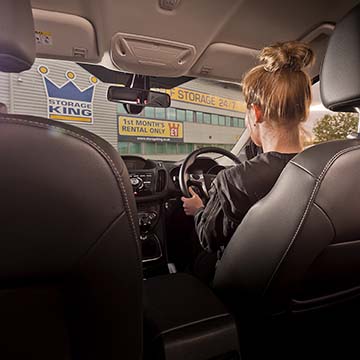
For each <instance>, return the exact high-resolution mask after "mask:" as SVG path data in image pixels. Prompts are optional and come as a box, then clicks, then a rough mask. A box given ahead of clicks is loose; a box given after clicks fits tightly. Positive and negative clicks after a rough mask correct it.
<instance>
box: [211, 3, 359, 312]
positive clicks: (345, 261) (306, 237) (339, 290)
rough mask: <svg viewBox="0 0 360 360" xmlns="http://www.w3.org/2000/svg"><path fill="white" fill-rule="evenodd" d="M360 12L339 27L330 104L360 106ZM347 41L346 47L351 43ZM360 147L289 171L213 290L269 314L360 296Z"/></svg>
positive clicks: (250, 221) (341, 145)
mask: <svg viewBox="0 0 360 360" xmlns="http://www.w3.org/2000/svg"><path fill="white" fill-rule="evenodd" d="M359 24H360V6H358V7H357V8H355V9H354V10H353V11H352V12H351V13H350V14H348V15H347V16H346V17H345V18H344V19H343V20H342V21H341V22H340V23H339V24H338V25H337V26H336V29H335V32H334V34H333V36H332V37H331V39H330V42H329V47H328V50H327V53H326V57H325V60H324V63H323V67H322V73H321V91H322V98H323V102H324V104H325V105H326V106H327V107H329V108H331V109H332V110H334V111H340V110H341V111H353V112H354V111H355V108H356V107H358V106H359V105H360V80H359V77H358V76H356V74H358V72H359V68H360V56H359V54H360V51H359V50H360V27H359ZM345 39H346V41H345ZM359 184H360V140H357V139H355V140H343V141H333V142H328V143H324V144H320V145H317V146H313V147H311V148H309V149H307V150H305V151H304V152H302V153H301V154H299V155H298V156H296V157H295V158H294V159H293V160H292V161H290V163H289V164H288V165H287V166H286V168H285V169H284V171H283V173H282V174H281V176H280V178H279V179H278V181H277V183H276V184H275V186H274V188H273V189H272V191H271V192H270V193H269V195H268V196H267V197H265V198H264V199H263V200H261V201H259V202H258V203H257V204H256V205H255V206H254V207H253V208H252V209H250V211H249V212H248V214H247V216H246V217H245V218H244V220H243V222H242V223H241V224H240V226H239V228H238V229H237V231H236V233H235V234H234V236H233V238H232V239H231V242H230V243H229V245H228V247H227V248H226V251H225V253H224V256H223V258H222V261H221V263H220V266H219V267H218V268H217V271H216V275H215V287H216V288H217V289H221V290H223V291H225V292H226V291H231V293H232V295H231V296H232V297H233V294H234V292H235V293H236V294H238V296H239V297H245V298H246V297H248V298H250V299H252V301H253V300H258V304H259V303H261V304H263V305H264V306H265V307H266V310H267V311H269V312H271V313H278V312H282V311H288V310H291V311H305V310H307V309H312V308H314V307H316V308H318V307H321V306H327V305H329V304H334V303H336V302H338V301H339V302H341V303H342V302H344V301H345V300H346V299H347V298H351V299H353V297H354V296H359V295H360V221H359V214H360V201H359V199H360V186H359Z"/></svg>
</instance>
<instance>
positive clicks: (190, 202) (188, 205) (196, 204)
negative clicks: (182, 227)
mask: <svg viewBox="0 0 360 360" xmlns="http://www.w3.org/2000/svg"><path fill="white" fill-rule="evenodd" d="M189 192H190V194H191V195H192V197H191V198H186V197H184V196H183V197H182V198H181V200H182V202H183V203H184V204H183V208H184V211H185V214H186V215H188V216H194V215H195V213H196V212H197V211H198V210H199V209H200V208H202V207H204V203H203V202H202V200H201V199H200V197H199V195H198V194H196V192H195V191H194V190H193V189H192V188H191V187H189Z"/></svg>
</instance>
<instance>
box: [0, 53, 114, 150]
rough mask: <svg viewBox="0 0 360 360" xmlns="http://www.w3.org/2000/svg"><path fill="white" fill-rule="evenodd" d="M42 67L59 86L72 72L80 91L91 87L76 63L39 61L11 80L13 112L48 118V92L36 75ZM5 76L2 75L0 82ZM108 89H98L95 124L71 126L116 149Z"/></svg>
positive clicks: (101, 87) (103, 87)
mask: <svg viewBox="0 0 360 360" xmlns="http://www.w3.org/2000/svg"><path fill="white" fill-rule="evenodd" d="M39 65H46V66H47V67H48V68H49V78H50V79H51V80H52V81H53V82H55V83H56V84H57V85H58V86H61V85H63V84H64V83H65V82H66V81H67V79H66V77H65V74H66V72H67V71H69V70H70V71H73V72H74V73H75V74H76V80H75V83H76V84H77V85H78V86H79V87H80V89H85V88H87V87H88V86H89V85H90V84H91V83H90V82H89V77H90V74H89V73H88V72H87V71H85V70H84V69H82V68H81V67H80V66H79V65H77V64H75V63H72V62H68V61H54V60H45V59H38V60H36V62H35V64H34V66H33V67H32V68H31V69H30V70H29V71H26V72H23V73H21V74H14V75H12V76H11V84H12V91H13V97H14V99H13V100H14V101H13V104H14V107H13V112H14V113H16V114H28V115H35V116H43V117H47V116H48V114H47V101H46V91H45V88H44V83H43V79H42V76H41V75H40V74H39V73H38V71H37V69H38V67H39ZM2 75H3V74H1V73H0V81H1V79H2V77H1V76H2ZM108 86H109V85H107V84H103V83H101V82H98V83H97V85H96V88H95V94H94V101H93V119H94V122H93V124H83V123H79V122H71V124H72V125H76V126H79V127H81V128H83V129H86V130H88V131H91V132H93V133H95V134H97V135H99V136H101V137H102V138H104V139H105V140H107V141H108V142H109V143H110V144H112V145H113V146H114V147H115V148H116V149H117V142H118V140H117V119H116V103H112V102H109V101H107V99H106V94H107V89H108ZM2 91H4V89H3V86H0V99H1V94H2ZM4 92H6V91H4ZM8 94H9V91H8Z"/></svg>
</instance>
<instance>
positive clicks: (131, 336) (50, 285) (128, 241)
mask: <svg viewBox="0 0 360 360" xmlns="http://www.w3.org/2000/svg"><path fill="white" fill-rule="evenodd" d="M1 6H2V12H1V13H0V21H1V22H2V25H3V21H5V23H6V21H7V23H8V27H6V26H4V27H3V28H2V29H3V30H4V29H8V30H9V33H6V31H5V30H4V31H2V32H1V34H0V71H22V70H25V69H26V68H28V67H29V66H31V62H32V61H33V60H34V59H33V57H34V54H35V51H34V36H33V34H34V31H33V24H32V14H31V8H30V4H29V2H27V1H17V2H14V1H12V0H6V1H2V4H1ZM10 15H11V16H10ZM6 19H11V21H8V20H6ZM15 19H18V20H19V21H15ZM19 24H22V26H20V25H19ZM27 25H29V26H27ZM14 26H15V27H16V31H15V29H13V27H14ZM12 31H13V33H12ZM29 33H30V34H31V36H30V39H31V41H30V42H29V41H27V39H28V34H29ZM12 34H14V37H15V38H14V37H12ZM9 39H12V40H14V39H15V40H16V41H14V42H13V43H11V42H9ZM0 168H1V176H0V194H1V200H0V313H1V316H0V318H1V321H0V358H1V359H4V360H8V359H25V358H26V359H37V360H41V359H46V360H48V359H53V360H55V359H59V360H60V359H61V360H64V359H87V360H89V359H97V360H99V359H104V360H105V359H117V360H118V359H140V358H141V357H142V269H141V260H140V250H139V244H138V228H137V226H138V225H137V218H136V216H137V215H136V207H135V200H134V197H133V194H132V188H131V185H130V182H129V178H128V173H127V170H126V168H125V165H124V163H123V161H122V160H121V158H120V156H119V154H118V153H117V151H116V150H115V149H114V148H113V147H112V146H111V145H109V144H108V143H107V142H105V141H103V140H102V139H100V138H99V137H98V136H95V135H93V134H91V133H89V132H87V131H84V130H81V129H78V128H75V127H73V126H70V125H67V124H63V123H60V122H55V121H50V120H47V119H43V118H39V117H32V116H25V115H11V114H0Z"/></svg>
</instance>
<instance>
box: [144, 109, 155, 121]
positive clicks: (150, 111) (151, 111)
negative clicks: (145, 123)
mask: <svg viewBox="0 0 360 360" xmlns="http://www.w3.org/2000/svg"><path fill="white" fill-rule="evenodd" d="M145 117H148V118H151V119H153V118H154V117H155V112H154V108H152V107H146V108H145Z"/></svg>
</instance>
